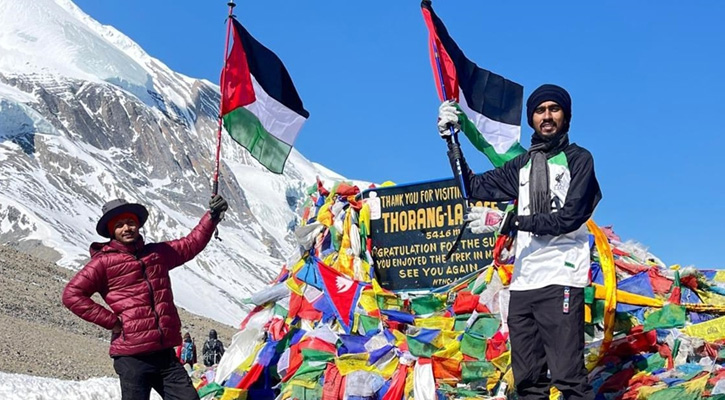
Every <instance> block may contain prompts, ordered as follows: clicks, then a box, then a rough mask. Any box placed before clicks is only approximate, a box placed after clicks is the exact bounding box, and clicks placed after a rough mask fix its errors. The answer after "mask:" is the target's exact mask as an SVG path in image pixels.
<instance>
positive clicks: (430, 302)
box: [410, 293, 446, 315]
mask: <svg viewBox="0 0 725 400" xmlns="http://www.w3.org/2000/svg"><path fill="white" fill-rule="evenodd" d="M410 303H411V309H412V311H413V314H415V315H425V314H432V313H434V312H436V311H440V310H443V309H445V308H446V301H445V299H444V298H441V296H436V295H435V294H432V293H431V294H429V295H426V296H420V297H416V298H413V299H411V300H410Z"/></svg>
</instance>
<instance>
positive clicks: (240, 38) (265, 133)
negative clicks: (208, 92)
mask: <svg viewBox="0 0 725 400" xmlns="http://www.w3.org/2000/svg"><path fill="white" fill-rule="evenodd" d="M232 28H233V29H232V30H233V32H234V33H233V35H234V39H233V40H234V44H233V45H232V50H231V51H230V52H229V55H228V56H227V60H226V63H225V65H224V69H223V70H222V77H221V92H222V96H223V97H222V106H221V115H222V119H223V121H224V128H225V129H226V130H227V132H229V134H230V135H231V136H232V138H233V139H234V140H235V141H237V143H239V144H241V145H242V146H244V148H245V149H247V150H249V153H250V154H251V155H252V157H254V158H255V159H257V160H258V161H259V162H260V163H261V164H262V165H264V166H265V167H267V169H269V170H270V171H272V172H275V173H278V174H281V173H282V170H283V169H284V164H285V161H287V157H288V156H289V153H290V151H291V150H292V145H293V144H294V141H295V139H296V138H297V133H299V131H300V129H301V128H302V124H304V123H305V121H306V120H307V118H308V117H309V116H310V113H308V112H307V110H305V108H304V106H303V105H302V100H301V99H300V96H299V95H298V94H297V89H295V86H294V84H293V83H292V78H290V75H289V73H288V72H287V69H286V68H285V67H284V64H282V60H280V59H279V57H277V55H276V54H274V53H273V52H272V51H270V50H269V49H268V48H266V47H264V46H263V45H262V44H261V43H259V42H258V41H257V40H256V39H254V38H253V37H252V35H250V34H249V32H247V30H246V29H244V27H243V26H242V24H240V23H239V21H237V20H236V19H234V18H232Z"/></svg>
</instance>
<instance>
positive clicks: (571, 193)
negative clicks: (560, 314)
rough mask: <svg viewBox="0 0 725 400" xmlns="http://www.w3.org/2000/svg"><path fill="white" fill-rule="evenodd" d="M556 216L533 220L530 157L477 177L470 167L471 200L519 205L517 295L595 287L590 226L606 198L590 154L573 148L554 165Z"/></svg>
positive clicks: (551, 177)
mask: <svg viewBox="0 0 725 400" xmlns="http://www.w3.org/2000/svg"><path fill="white" fill-rule="evenodd" d="M548 167H549V190H550V192H551V208H552V212H551V213H550V214H534V215H531V212H530V207H529V176H530V168H531V162H530V157H529V154H528V153H524V154H522V155H520V156H518V157H516V158H514V159H512V160H510V161H508V162H507V163H506V164H504V165H503V166H501V167H500V168H496V169H494V170H491V171H488V172H486V173H484V174H481V175H475V174H473V173H472V172H471V171H470V169H468V167H467V166H465V167H464V168H465V170H467V171H468V176H467V178H468V184H469V189H470V190H469V195H470V197H471V198H473V199H479V200H485V201H510V200H512V199H518V212H517V216H516V217H515V220H514V222H515V223H516V225H517V229H518V234H517V236H516V262H515V266H514V273H513V278H512V281H511V287H510V289H511V290H530V289H538V288H542V287H545V286H549V285H562V286H571V287H585V286H587V285H588V284H589V267H590V248H589V233H588V230H587V227H586V225H585V223H586V221H587V220H588V219H589V218H590V217H591V215H592V213H593V212H594V208H595V207H596V205H597V203H598V202H599V200H601V198H602V194H601V192H600V190H599V183H598V182H597V178H596V176H595V174H594V159H593V158H592V155H591V153H589V151H587V150H586V149H584V148H582V147H579V146H577V145H576V144H569V145H568V146H566V147H565V148H564V150H563V151H561V152H560V153H558V154H556V155H554V156H553V157H550V158H549V159H548Z"/></svg>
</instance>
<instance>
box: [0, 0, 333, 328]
mask: <svg viewBox="0 0 725 400" xmlns="http://www.w3.org/2000/svg"><path fill="white" fill-rule="evenodd" d="M218 104H219V92H218V87H217V86H216V85H215V84H212V83H211V82H208V81H205V80H199V79H194V78H190V77H187V76H184V75H182V74H179V73H177V72H174V71H172V70H170V69H169V68H168V67H167V66H166V65H164V64H163V63H162V62H161V61H159V60H157V59H155V58H153V57H151V56H149V55H148V54H146V53H145V52H144V51H143V49H141V48H140V47H139V46H138V45H137V44H136V43H134V42H133V41H132V40H131V39H129V38H128V37H127V36H125V35H124V34H122V33H121V32H119V31H117V30H116V29H114V28H113V27H110V26H104V25H101V24H99V23H98V22H96V21H95V20H93V19H92V18H91V17H90V16H88V15H86V14H85V13H84V12H83V11H81V10H80V9H79V8H78V7H77V6H76V5H75V4H73V3H72V2H71V1H70V0H34V1H18V0H0V242H2V243H8V244H11V245H13V246H14V247H17V248H20V249H22V250H25V251H28V252H30V253H33V254H35V255H40V256H42V257H44V258H46V259H50V260H52V261H56V262H57V263H58V264H60V265H63V266H66V267H68V268H72V269H78V268H80V267H81V266H82V265H83V264H84V263H85V262H86V261H87V260H88V246H89V244H90V243H91V242H93V241H100V240H101V238H100V237H99V236H97V234H96V233H95V229H94V228H95V224H96V221H97V220H98V218H99V216H100V209H101V206H102V204H103V203H104V202H106V201H108V200H110V199H113V198H118V197H123V198H126V199H128V200H130V201H138V202H141V203H143V204H145V205H147V207H148V208H149V211H150V218H149V221H148V223H147V224H146V226H145V227H144V230H143V231H142V233H144V236H145V238H146V240H147V241H157V240H166V239H172V238H176V237H180V236H183V235H185V234H186V233H187V232H188V231H189V230H191V228H193V227H194V226H195V225H196V223H197V221H198V219H199V217H200V216H201V215H202V213H203V212H204V210H205V208H206V206H207V201H208V198H209V194H210V179H211V175H212V171H213V167H214V165H213V160H214V150H215V139H216V126H217V120H216V115H217V113H218ZM303 134H304V131H303ZM222 146H223V150H222V152H223V157H222V166H221V179H220V191H221V193H222V194H223V195H224V196H225V197H226V198H227V199H228V200H229V202H230V207H231V211H230V212H228V213H227V216H226V219H225V221H224V222H223V223H222V224H221V227H220V237H221V239H222V241H218V240H213V241H212V243H210V245H209V246H208V247H207V248H206V250H205V251H204V252H203V253H202V254H201V255H200V256H198V257H197V258H196V259H195V260H194V261H192V262H189V263H187V264H186V265H185V266H184V267H182V268H178V269H176V270H174V271H173V272H172V281H173V285H174V291H175V294H176V302H177V304H179V305H181V306H183V307H184V308H186V309H188V310H189V311H191V312H194V313H197V314H202V315H205V316H208V317H211V318H214V319H217V320H219V321H222V322H226V323H229V324H237V323H238V322H239V320H240V318H241V317H242V316H243V315H244V313H245V310H244V307H243V306H242V304H241V302H240V300H241V299H242V298H244V297H246V296H248V295H249V294H250V293H252V292H254V291H256V290H258V289H259V288H261V287H262V286H263V285H264V284H266V283H268V282H269V281H270V280H271V279H272V278H273V277H275V276H276V275H277V273H278V271H279V269H280V266H281V265H282V263H283V262H284V259H285V258H286V257H287V256H288V255H290V254H292V253H293V252H294V251H295V246H296V245H295V243H294V241H293V235H292V229H293V228H294V227H295V226H296V224H297V222H298V216H297V215H298V214H297V211H298V208H299V206H300V204H301V200H302V199H303V198H304V195H305V192H306V189H305V188H306V186H308V185H309V184H310V183H312V182H314V179H315V176H317V175H319V176H320V177H321V178H323V179H325V180H332V179H341V177H340V176H338V175H337V174H335V173H334V172H332V171H329V170H327V169H326V168H324V167H322V166H320V165H318V164H315V163H312V162H310V161H308V160H307V159H305V158H304V157H303V156H302V155H301V154H299V153H298V152H297V151H295V150H293V152H292V154H291V156H290V159H289V160H288V163H287V167H286V168H285V173H284V175H274V174H271V173H269V172H267V171H266V170H265V169H264V168H263V167H262V166H261V165H259V164H258V163H257V162H256V161H255V160H253V159H252V158H251V157H250V156H249V154H248V153H247V152H246V150H244V149H243V148H241V147H240V146H238V145H237V144H236V143H233V142H232V141H231V140H230V139H229V137H228V135H226V134H224V140H223V145H222ZM59 295H60V294H59Z"/></svg>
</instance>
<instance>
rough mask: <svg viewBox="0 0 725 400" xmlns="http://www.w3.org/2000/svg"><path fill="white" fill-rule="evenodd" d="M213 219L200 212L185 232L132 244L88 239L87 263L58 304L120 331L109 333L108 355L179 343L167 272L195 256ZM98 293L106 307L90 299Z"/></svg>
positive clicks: (207, 236) (211, 228) (208, 235)
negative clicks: (168, 238)
mask: <svg viewBox="0 0 725 400" xmlns="http://www.w3.org/2000/svg"><path fill="white" fill-rule="evenodd" d="M215 226H216V221H212V220H211V218H210V217H209V213H206V214H205V215H204V216H203V217H202V218H201V221H200V222H199V225H197V226H196V228H194V229H193V230H192V231H191V233H189V235H188V236H186V237H184V238H181V239H177V240H172V241H169V242H163V243H152V244H144V243H143V239H139V241H137V242H136V244H135V246H126V245H124V244H122V243H121V242H118V241H116V240H112V241H111V242H110V243H93V244H92V245H91V261H90V262H89V263H88V264H86V266H85V267H83V269H81V270H80V271H78V273H77V274H76V275H75V276H74V277H73V278H72V279H71V280H70V282H68V285H66V287H65V290H64V291H63V304H64V305H65V306H66V307H68V309H70V310H71V311H72V312H73V313H74V314H76V315H78V316H79V317H81V318H83V319H84V320H86V321H89V322H92V323H94V324H97V325H100V326H102V327H104V328H106V329H111V328H113V326H114V325H115V323H116V320H118V319H120V320H121V324H122V326H123V330H122V332H121V333H120V334H118V335H113V336H112V337H111V348H110V351H109V353H110V354H111V356H123V355H134V354H143V353H150V352H154V351H158V350H163V349H168V348H171V347H174V346H178V345H180V344H181V321H180V320H179V314H178V312H177V311H176V306H174V295H173V293H172V292H171V280H170V279H169V271H170V270H171V269H173V268H175V267H178V266H180V265H182V264H184V263H185V262H187V261H189V260H191V259H192V258H194V257H195V256H196V255H197V254H199V253H200V252H201V251H202V250H203V249H204V247H206V244H207V243H209V240H210V239H211V236H212V234H213V232H214V228H215ZM94 293H100V294H101V297H103V300H104V301H105V302H106V304H108V306H109V307H110V308H111V310H108V309H107V308H106V307H103V306H102V305H100V304H98V303H96V302H94V301H93V300H92V299H91V296H92V295H93V294H94Z"/></svg>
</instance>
